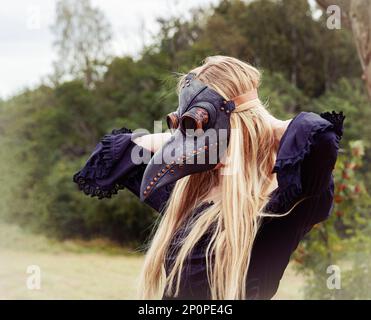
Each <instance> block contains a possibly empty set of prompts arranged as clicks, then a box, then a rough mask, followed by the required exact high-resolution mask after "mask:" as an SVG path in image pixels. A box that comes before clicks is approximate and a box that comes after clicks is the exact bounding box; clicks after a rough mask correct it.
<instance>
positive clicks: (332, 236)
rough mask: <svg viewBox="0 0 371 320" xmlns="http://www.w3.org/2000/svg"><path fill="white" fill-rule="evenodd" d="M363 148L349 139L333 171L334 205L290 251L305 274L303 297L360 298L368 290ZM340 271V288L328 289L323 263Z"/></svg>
mask: <svg viewBox="0 0 371 320" xmlns="http://www.w3.org/2000/svg"><path fill="white" fill-rule="evenodd" d="M363 155H364V148H363V143H362V141H352V142H350V143H349V148H348V150H347V152H346V153H345V154H342V155H341V156H340V157H339V159H338V161H337V164H336V169H335V171H334V172H335V176H334V178H335V186H336V189H335V196H334V199H335V201H334V208H333V210H332V215H331V217H330V219H329V220H328V221H326V222H325V223H321V224H318V225H315V226H314V230H312V231H311V232H310V233H309V234H308V235H307V238H306V239H305V241H304V242H302V243H301V244H300V246H299V249H298V250H297V252H296V253H295V260H296V261H297V262H298V270H300V271H302V272H305V273H306V274H307V275H308V276H309V277H310V279H309V281H308V285H307V287H306V292H305V295H306V297H307V298H310V299H365V298H369V294H370V292H371V286H370V284H371V282H370V272H369V271H370V268H371V251H370V248H371V247H370V244H371V242H370V236H369V235H370V226H371V224H370V209H371V200H370V197H369V195H368V193H367V191H366V188H365V185H364V183H363V182H362V175H360V173H359V169H360V168H361V166H362V157H363ZM330 265H337V266H339V267H340V270H341V274H340V275H341V283H342V285H341V289H339V290H338V289H333V290H330V289H329V288H328V287H327V279H328V277H329V274H328V273H326V270H327V267H328V266H330Z"/></svg>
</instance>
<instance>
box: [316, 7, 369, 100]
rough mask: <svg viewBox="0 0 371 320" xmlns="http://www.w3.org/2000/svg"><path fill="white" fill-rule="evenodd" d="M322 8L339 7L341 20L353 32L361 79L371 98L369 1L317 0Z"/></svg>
mask: <svg viewBox="0 0 371 320" xmlns="http://www.w3.org/2000/svg"><path fill="white" fill-rule="evenodd" d="M317 3H318V4H319V6H320V7H321V8H323V9H326V8H328V7H329V6H330V5H334V4H335V5H338V6H339V7H340V8H341V18H342V22H344V24H345V25H346V26H348V27H349V29H350V30H351V31H352V33H353V37H354V41H355V44H356V48H357V52H358V57H359V60H360V63H361V66H362V70H363V75H362V79H363V80H364V81H365V83H366V88H367V92H368V96H369V98H370V99H371V2H370V1H369V0H317Z"/></svg>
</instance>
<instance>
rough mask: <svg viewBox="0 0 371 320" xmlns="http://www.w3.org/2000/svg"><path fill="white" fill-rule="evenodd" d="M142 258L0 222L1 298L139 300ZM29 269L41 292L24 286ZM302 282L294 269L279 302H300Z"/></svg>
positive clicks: (101, 241) (100, 241) (116, 248)
mask: <svg viewBox="0 0 371 320" xmlns="http://www.w3.org/2000/svg"><path fill="white" fill-rule="evenodd" d="M142 263H143V256H142V255H141V254H139V253H138V252H135V251H134V250H131V249H128V248H122V247H120V246H118V245H117V244H114V243H112V242H109V241H107V240H104V239H96V240H94V241H88V242H86V241H81V240H75V241H64V242H58V241H53V240H50V239H47V238H45V237H44V236H41V235H34V234H30V233H28V232H25V231H24V230H22V229H21V228H19V227H17V226H13V225H8V224H0V299H135V298H136V288H137V280H138V275H139V271H140V268H141V266H142ZM29 265H37V266H39V267H40V268H41V289H40V290H29V289H27V287H26V281H27V277H28V276H29V275H28V274H27V273H26V269H27V267H28V266H29ZM303 283H304V279H303V278H302V277H299V276H298V275H296V274H295V273H294V271H293V269H292V268H291V267H289V268H288V270H287V271H286V273H285V275H284V278H283V279H282V281H281V286H280V289H279V292H278V293H277V295H276V297H275V298H276V299H301V298H302V294H301V292H300V288H301V287H302V286H303Z"/></svg>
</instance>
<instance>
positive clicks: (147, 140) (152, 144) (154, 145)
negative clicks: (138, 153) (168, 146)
mask: <svg viewBox="0 0 371 320" xmlns="http://www.w3.org/2000/svg"><path fill="white" fill-rule="evenodd" d="M170 137H171V133H170V132H164V133H154V134H147V135H145V136H141V137H138V138H135V139H134V140H133V141H134V143H136V144H137V145H139V146H141V147H143V148H144V149H147V150H149V151H151V152H153V153H155V152H156V151H157V150H158V149H160V148H161V147H162V146H163V145H164V144H165V142H166V141H168V140H169V139H170Z"/></svg>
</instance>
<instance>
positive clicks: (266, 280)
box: [247, 112, 344, 299]
mask: <svg viewBox="0 0 371 320" xmlns="http://www.w3.org/2000/svg"><path fill="white" fill-rule="evenodd" d="M343 121H344V116H343V114H342V113H335V112H332V113H323V114H321V115H317V114H315V113H311V112H302V113H300V114H299V115H297V116H296V117H295V118H294V119H293V120H292V121H291V123H290V125H289V127H288V128H287V130H286V132H285V134H284V136H283V137H282V139H281V144H280V147H279V151H278V155H277V161H276V165H275V167H274V170H273V171H274V172H276V173H277V180H278V188H277V189H276V190H275V191H274V192H273V193H272V195H271V200H270V201H269V203H268V204H267V206H266V211H268V212H270V213H272V214H273V217H265V218H263V221H262V224H261V227H260V229H259V232H258V234H257V236H256V239H255V241H254V246H253V250H252V254H251V263H250V267H249V272H248V276H247V278H248V279H250V281H253V282H252V284H251V285H250V295H252V296H253V298H255V299H271V298H272V297H273V296H274V294H275V293H276V291H277V289H278V286H279V283H280V279H281V278H282V276H283V274H284V271H285V269H286V267H287V265H288V263H289V261H290V257H291V255H292V253H293V252H294V251H295V249H296V248H297V246H298V244H299V242H300V241H301V240H302V239H303V237H304V236H305V235H306V234H307V233H308V232H309V231H310V230H311V228H312V227H313V226H314V225H315V224H317V223H319V222H321V221H324V220H325V219H327V218H328V216H329V214H330V212H331V209H332V206H333V196H334V181H333V176H332V171H333V168H334V165H335V162H336V159H337V153H338V148H339V141H340V139H341V136H342V133H343ZM301 199H304V200H303V201H301V202H299V200H301ZM295 204H297V205H296V206H295V207H294V205H295ZM290 210H291V211H290ZM288 211H290V212H289V213H288V214H287V215H284V213H286V212H288ZM274 215H277V216H276V217H275V216H274Z"/></svg>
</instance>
